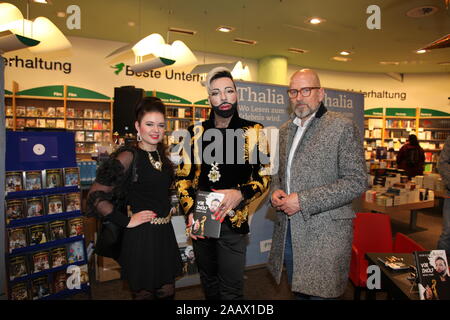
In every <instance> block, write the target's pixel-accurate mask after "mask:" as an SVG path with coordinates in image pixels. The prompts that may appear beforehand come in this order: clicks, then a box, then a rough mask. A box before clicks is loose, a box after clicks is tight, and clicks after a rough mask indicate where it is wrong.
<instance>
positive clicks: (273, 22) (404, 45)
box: [8, 0, 450, 73]
mask: <svg viewBox="0 0 450 320" xmlns="http://www.w3.org/2000/svg"><path fill="white" fill-rule="evenodd" d="M8 2H10V3H12V4H14V5H16V6H17V7H19V9H21V11H22V12H23V13H24V15H26V3H27V1H26V0H17V1H8ZM74 3H76V4H77V5H78V6H79V7H80V9H81V30H69V29H68V28H67V26H66V19H67V17H65V18H59V17H57V12H59V11H63V12H65V11H66V9H67V7H68V6H69V5H71V4H74ZM373 4H376V5H378V6H379V7H380V8H381V29H380V30H369V29H368V28H367V25H366V21H367V19H368V18H369V17H370V16H371V14H367V13H366V10H367V7H368V6H370V5H373ZM421 6H434V7H437V8H438V11H437V12H436V13H434V14H432V15H429V16H426V17H422V18H411V17H408V16H406V12H407V11H408V10H410V9H412V8H416V7H421ZM29 9H30V10H29V13H30V19H33V18H35V17H37V16H46V17H48V18H50V19H51V20H52V21H53V22H54V23H55V24H56V25H57V26H58V27H59V28H60V29H61V30H62V31H63V33H64V34H65V35H67V36H79V37H87V38H94V39H104V40H112V41H120V42H126V43H135V42H137V41H138V40H140V39H142V38H144V37H145V36H147V35H149V34H151V33H155V32H156V33H160V34H161V35H163V37H164V38H165V39H166V41H167V37H169V42H173V41H174V40H182V41H184V42H185V43H186V44H187V45H188V46H189V47H190V48H191V49H192V50H193V51H200V52H211V53H216V54H222V55H227V56H237V57H243V58H248V59H256V60H258V59H261V58H263V57H266V56H284V57H286V58H287V59H288V63H289V64H292V65H298V66H302V67H310V68H318V69H326V70H336V71H354V72H383V73H384V72H396V73H425V72H450V48H443V49H434V50H431V51H429V52H426V53H424V54H417V53H415V50H417V49H419V48H421V47H424V46H426V45H427V44H430V43H431V42H433V41H435V40H437V39H439V38H441V37H443V36H445V35H447V34H449V33H450V8H448V9H446V6H445V0H383V1H381V0H341V1H336V0H264V1H263V0H228V1H223V0H221V1H219V0H79V1H73V0H51V4H47V5H44V4H37V3H30V6H29ZM313 16H318V17H320V18H323V19H325V20H326V21H325V22H324V23H321V24H319V25H311V24H309V23H307V22H305V21H306V20H307V19H308V18H309V17H313ZM130 22H134V26H129V23H130ZM219 25H226V26H232V27H234V28H235V30H234V31H233V32H230V33H222V32H218V31H216V28H217V27H218V26H219ZM169 27H175V28H181V29H189V30H194V31H196V33H195V34H194V35H192V36H191V35H183V34H178V33H173V32H168V28H169ZM234 38H243V39H251V40H256V41H257V44H256V45H242V44H237V43H234V42H232V40H233V39H234ZM292 47H294V48H300V49H304V50H307V52H306V53H302V54H295V53H290V52H288V51H287V49H288V48H292ZM342 50H349V51H351V52H352V54H351V55H350V56H348V58H350V59H351V60H350V61H348V62H340V61H335V60H332V57H334V56H339V52H341V51H342ZM198 58H201V57H198ZM199 60H200V59H199ZM381 61H384V62H395V63H396V65H382V64H380V62H381ZM445 62H447V64H442V63H445Z"/></svg>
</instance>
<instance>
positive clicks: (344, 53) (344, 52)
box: [339, 50, 351, 56]
mask: <svg viewBox="0 0 450 320" xmlns="http://www.w3.org/2000/svg"><path fill="white" fill-rule="evenodd" d="M339 54H340V55H341V56H349V55H350V54H351V52H350V51H345V50H344V51H341V52H339Z"/></svg>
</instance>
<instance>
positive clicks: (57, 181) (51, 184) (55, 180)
mask: <svg viewBox="0 0 450 320" xmlns="http://www.w3.org/2000/svg"><path fill="white" fill-rule="evenodd" d="M45 174H46V179H45V182H46V187H47V188H58V187H62V186H63V181H62V170H61V169H47V170H45Z"/></svg>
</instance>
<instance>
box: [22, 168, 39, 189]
mask: <svg viewBox="0 0 450 320" xmlns="http://www.w3.org/2000/svg"><path fill="white" fill-rule="evenodd" d="M39 189H42V172H41V171H25V190H39Z"/></svg>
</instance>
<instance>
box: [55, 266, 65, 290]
mask: <svg viewBox="0 0 450 320" xmlns="http://www.w3.org/2000/svg"><path fill="white" fill-rule="evenodd" d="M66 281H67V274H66V270H60V271H57V272H55V273H54V274H53V284H52V287H53V293H58V292H61V291H64V290H66V289H67V287H66Z"/></svg>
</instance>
